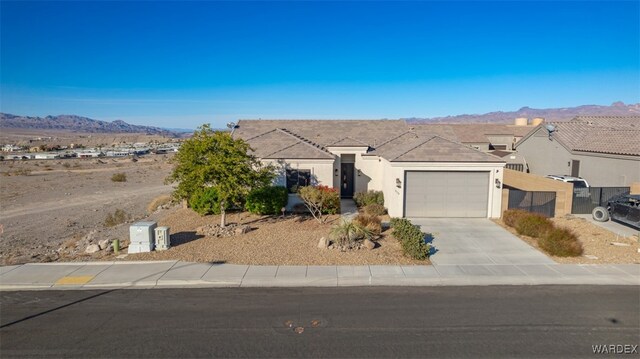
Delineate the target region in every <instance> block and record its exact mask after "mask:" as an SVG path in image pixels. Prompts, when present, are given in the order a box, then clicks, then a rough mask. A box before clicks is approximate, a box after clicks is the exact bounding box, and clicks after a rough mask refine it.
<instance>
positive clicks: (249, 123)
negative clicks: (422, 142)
mask: <svg viewBox="0 0 640 359" xmlns="http://www.w3.org/2000/svg"><path fill="white" fill-rule="evenodd" d="M274 128H282V129H286V130H288V131H291V132H292V133H295V134H297V135H299V136H301V137H304V138H306V139H308V140H310V141H313V142H314V143H317V144H318V145H320V146H324V147H327V146H329V145H331V144H333V143H335V142H336V141H337V140H340V139H344V138H345V137H351V138H353V139H357V140H358V141H360V142H363V143H364V144H366V145H369V146H371V147H375V146H376V145H377V144H380V143H382V142H385V141H387V140H388V139H389V138H390V137H393V136H394V135H399V134H401V133H403V132H405V131H407V129H408V128H407V124H406V122H404V121H403V120H240V121H238V128H237V129H236V130H235V132H234V136H238V137H240V138H244V139H246V138H247V136H248V137H252V136H255V135H256V134H260V133H264V132H267V131H269V130H272V129H274Z"/></svg>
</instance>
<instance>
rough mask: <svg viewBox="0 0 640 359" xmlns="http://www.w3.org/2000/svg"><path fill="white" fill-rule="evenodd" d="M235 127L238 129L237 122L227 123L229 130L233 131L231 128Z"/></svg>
mask: <svg viewBox="0 0 640 359" xmlns="http://www.w3.org/2000/svg"><path fill="white" fill-rule="evenodd" d="M235 127H236V124H235V122H229V123H227V128H229V129H231V128H235Z"/></svg>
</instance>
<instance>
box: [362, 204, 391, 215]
mask: <svg viewBox="0 0 640 359" xmlns="http://www.w3.org/2000/svg"><path fill="white" fill-rule="evenodd" d="M386 212H387V211H386V210H385V209H384V206H383V205H381V204H378V203H371V204H368V205H366V206H364V213H365V214H368V215H370V216H382V215H384V214H385V213H386Z"/></svg>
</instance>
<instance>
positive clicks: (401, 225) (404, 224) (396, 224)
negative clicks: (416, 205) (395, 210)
mask: <svg viewBox="0 0 640 359" xmlns="http://www.w3.org/2000/svg"><path fill="white" fill-rule="evenodd" d="M412 227H413V224H412V223H411V221H410V220H408V219H405V218H391V228H393V232H391V234H392V235H393V236H394V237H395V238H396V239H397V240H398V241H402V238H404V237H406V233H408V232H409V231H410V230H412Z"/></svg>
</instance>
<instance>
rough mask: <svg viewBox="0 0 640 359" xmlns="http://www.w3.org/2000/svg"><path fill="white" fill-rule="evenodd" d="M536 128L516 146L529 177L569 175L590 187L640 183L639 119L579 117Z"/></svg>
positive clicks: (639, 117)
mask: <svg viewBox="0 0 640 359" xmlns="http://www.w3.org/2000/svg"><path fill="white" fill-rule="evenodd" d="M549 125H552V126H553V127H552V128H553V129H554V130H553V131H552V132H551V133H549V130H548V129H547V126H546V125H545V124H543V125H540V126H538V127H537V128H536V129H535V130H533V131H532V132H531V133H530V134H528V135H527V136H525V137H524V138H523V139H522V140H520V141H519V142H518V143H517V144H516V149H517V151H518V152H519V153H520V154H522V155H524V157H525V159H526V161H527V163H528V165H529V169H530V171H531V173H534V174H538V175H543V176H544V175H571V176H574V177H582V178H584V179H586V180H587V181H588V182H589V184H590V185H591V186H595V187H616V186H630V185H631V184H632V183H634V182H640V116H630V117H620V116H610V117H608V116H590V117H589V116H578V117H576V118H574V119H573V120H571V121H568V122H557V123H552V124H549Z"/></svg>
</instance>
